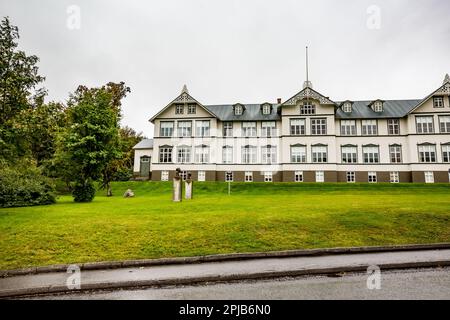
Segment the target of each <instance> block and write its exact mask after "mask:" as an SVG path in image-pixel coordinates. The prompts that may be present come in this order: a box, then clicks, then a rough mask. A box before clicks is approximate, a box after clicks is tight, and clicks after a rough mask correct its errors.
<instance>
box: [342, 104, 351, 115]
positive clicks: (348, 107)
mask: <svg viewBox="0 0 450 320" xmlns="http://www.w3.org/2000/svg"><path fill="white" fill-rule="evenodd" d="M342 111H344V112H346V113H350V112H352V103H351V102H349V101H347V102H344V104H343V105H342Z"/></svg>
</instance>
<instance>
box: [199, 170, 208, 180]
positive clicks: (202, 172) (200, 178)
mask: <svg viewBox="0 0 450 320" xmlns="http://www.w3.org/2000/svg"><path fill="white" fill-rule="evenodd" d="M197 180H198V181H206V171H198V172H197Z"/></svg>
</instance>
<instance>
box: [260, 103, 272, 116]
mask: <svg viewBox="0 0 450 320" xmlns="http://www.w3.org/2000/svg"><path fill="white" fill-rule="evenodd" d="M261 111H262V114H265V115H268V114H271V113H272V106H271V105H270V104H268V103H266V104H263V105H262V108H261Z"/></svg>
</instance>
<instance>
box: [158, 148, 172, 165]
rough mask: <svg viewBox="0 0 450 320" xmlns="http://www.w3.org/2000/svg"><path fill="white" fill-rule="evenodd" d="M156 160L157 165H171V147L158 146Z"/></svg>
mask: <svg viewBox="0 0 450 320" xmlns="http://www.w3.org/2000/svg"><path fill="white" fill-rule="evenodd" d="M158 160H159V163H172V162H173V147H172V146H160V147H159V154H158Z"/></svg>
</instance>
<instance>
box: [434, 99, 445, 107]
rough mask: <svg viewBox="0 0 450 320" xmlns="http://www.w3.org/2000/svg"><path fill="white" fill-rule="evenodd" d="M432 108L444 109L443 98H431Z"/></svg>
mask: <svg viewBox="0 0 450 320" xmlns="http://www.w3.org/2000/svg"><path fill="white" fill-rule="evenodd" d="M433 106H434V107H435V108H443V107H444V98H443V97H434V98H433Z"/></svg>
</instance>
